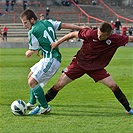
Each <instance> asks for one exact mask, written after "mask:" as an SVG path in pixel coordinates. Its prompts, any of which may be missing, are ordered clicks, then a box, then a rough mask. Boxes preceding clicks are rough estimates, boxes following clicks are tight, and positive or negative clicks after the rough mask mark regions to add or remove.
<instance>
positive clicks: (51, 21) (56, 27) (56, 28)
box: [48, 19, 62, 30]
mask: <svg viewBox="0 0 133 133" xmlns="http://www.w3.org/2000/svg"><path fill="white" fill-rule="evenodd" d="M48 21H49V22H50V23H51V24H52V25H53V26H54V28H55V30H60V29H61V24H62V22H61V21H54V20H51V19H49V20H48Z"/></svg>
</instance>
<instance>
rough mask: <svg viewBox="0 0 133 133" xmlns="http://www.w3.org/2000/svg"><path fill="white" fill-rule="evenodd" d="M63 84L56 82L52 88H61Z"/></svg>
mask: <svg viewBox="0 0 133 133" xmlns="http://www.w3.org/2000/svg"><path fill="white" fill-rule="evenodd" d="M63 87H64V86H63V85H62V83H61V82H58V83H57V84H56V85H54V88H55V89H56V90H58V91H59V90H61V89H62V88H63Z"/></svg>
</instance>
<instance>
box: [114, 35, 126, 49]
mask: <svg viewBox="0 0 133 133" xmlns="http://www.w3.org/2000/svg"><path fill="white" fill-rule="evenodd" d="M115 40H116V43H117V44H118V46H119V47H120V46H125V45H126V44H127V43H128V36H125V35H117V36H116V39H115Z"/></svg>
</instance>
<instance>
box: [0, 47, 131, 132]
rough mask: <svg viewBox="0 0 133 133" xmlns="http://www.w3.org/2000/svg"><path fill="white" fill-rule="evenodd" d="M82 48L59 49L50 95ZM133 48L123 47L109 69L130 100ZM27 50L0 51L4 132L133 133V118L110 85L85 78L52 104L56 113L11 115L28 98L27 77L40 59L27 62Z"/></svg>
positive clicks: (0, 125) (0, 121)
mask: <svg viewBox="0 0 133 133" xmlns="http://www.w3.org/2000/svg"><path fill="white" fill-rule="evenodd" d="M77 50H78V48H61V53H62V56H63V58H62V64H61V67H60V70H59V71H58V73H57V74H56V75H55V76H54V77H53V78H52V79H51V80H50V81H49V82H48V83H47V85H46V86H45V87H44V91H45V92H46V91H47V90H48V89H49V88H50V87H51V86H52V85H53V84H54V83H55V82H56V81H57V79H58V77H59V76H60V74H61V70H62V69H63V68H65V67H66V66H67V65H68V64H69V63H70V61H71V59H72V56H73V55H74V54H75V53H76V51H77ZM132 50H133V49H132V47H125V48H120V49H119V50H118V51H117V53H116V54H115V56H114V57H113V60H112V61H111V62H110V65H109V66H108V67H107V68H106V69H107V70H108V72H109V73H110V74H111V75H112V77H113V78H114V80H115V81H116V82H117V84H118V85H119V86H120V88H121V89H122V91H123V92H124V93H125V94H126V96H127V98H128V100H129V102H130V104H131V105H132V107H133V101H132V100H133V99H132V94H133V91H132V87H133V86H132V74H133V72H132ZM25 51H26V49H1V50H0V133H131V132H133V121H132V116H130V115H126V114H125V110H124V108H123V107H122V106H121V105H120V103H118V101H117V100H116V99H115V97H114V95H113V94H112V92H111V90H109V89H108V88H107V87H106V86H104V85H102V84H100V83H94V81H93V80H92V79H91V78H90V77H88V76H86V75H84V76H83V77H81V78H80V79H77V80H76V81H74V82H72V83H70V84H69V85H67V86H66V87H65V88H64V89H63V90H61V91H60V92H59V94H58V96H57V97H56V98H55V99H54V100H53V101H51V102H50V103H49V104H50V105H51V107H52V109H53V111H52V112H51V113H50V114H48V115H42V116H14V115H13V114H12V113H11V111H10V105H11V103H12V102H13V101H14V100H16V99H22V100H24V101H25V102H27V101H28V99H29V87H28V84H27V75H28V73H29V68H30V67H31V66H32V65H33V64H34V63H36V62H37V61H38V60H39V57H37V56H36V55H33V57H31V58H29V59H27V58H25V55H24V53H25Z"/></svg>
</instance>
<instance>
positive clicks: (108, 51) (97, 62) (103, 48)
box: [75, 28, 128, 70]
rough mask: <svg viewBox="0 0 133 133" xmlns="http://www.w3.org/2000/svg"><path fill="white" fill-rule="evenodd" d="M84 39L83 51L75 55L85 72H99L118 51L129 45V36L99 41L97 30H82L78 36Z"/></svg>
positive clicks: (114, 35) (117, 36)
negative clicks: (121, 47)
mask: <svg viewBox="0 0 133 133" xmlns="http://www.w3.org/2000/svg"><path fill="white" fill-rule="evenodd" d="M78 36H79V38H81V39H83V40H84V41H83V45H82V47H81V49H80V50H79V51H78V52H77V54H76V55H75V56H76V58H77V62H78V65H79V66H80V67H81V68H83V69H85V70H98V69H103V68H104V67H106V66H107V65H108V64H109V62H110V60H111V59H112V57H113V55H114V54H115V52H116V50H117V48H118V47H120V46H125V45H126V44H127V43H128V36H121V35H117V34H111V35H110V36H109V37H108V38H107V39H106V40H104V41H99V40H98V35H97V30H93V29H89V28H86V29H82V30H80V31H79V34H78Z"/></svg>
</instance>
